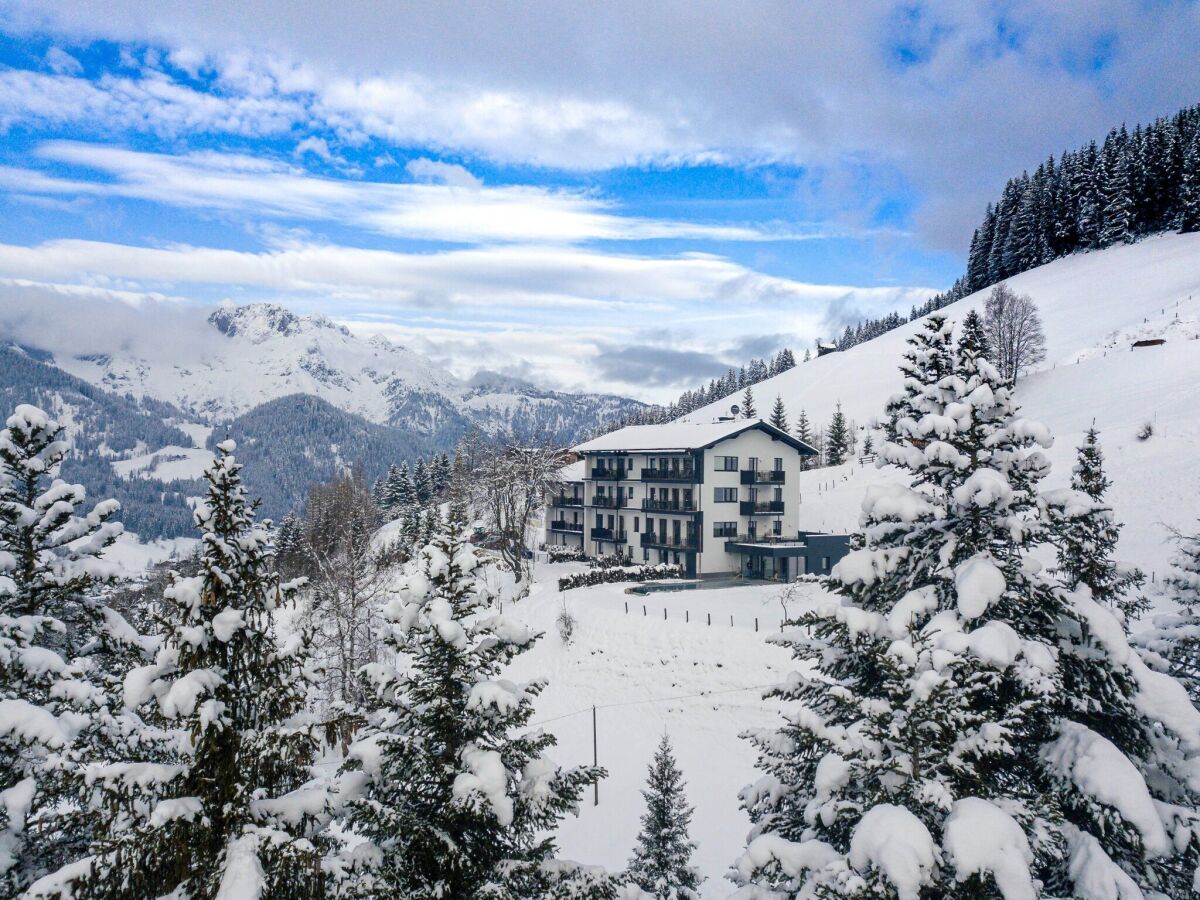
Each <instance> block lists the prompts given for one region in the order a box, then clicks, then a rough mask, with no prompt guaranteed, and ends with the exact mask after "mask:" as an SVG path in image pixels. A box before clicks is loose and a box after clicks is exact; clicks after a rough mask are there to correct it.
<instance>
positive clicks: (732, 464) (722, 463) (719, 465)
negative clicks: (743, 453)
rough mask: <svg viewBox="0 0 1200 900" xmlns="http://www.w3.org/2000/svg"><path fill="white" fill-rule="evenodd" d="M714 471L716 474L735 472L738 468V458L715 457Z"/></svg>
mask: <svg viewBox="0 0 1200 900" xmlns="http://www.w3.org/2000/svg"><path fill="white" fill-rule="evenodd" d="M714 459H715V460H716V471H718V472H736V471H737V467H738V458H737V457H736V456H717V457H714Z"/></svg>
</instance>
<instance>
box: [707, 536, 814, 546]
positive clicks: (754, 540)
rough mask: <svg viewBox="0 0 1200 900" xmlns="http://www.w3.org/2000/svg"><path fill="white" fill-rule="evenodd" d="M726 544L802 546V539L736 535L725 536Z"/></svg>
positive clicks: (799, 537) (795, 537) (796, 537)
mask: <svg viewBox="0 0 1200 900" xmlns="http://www.w3.org/2000/svg"><path fill="white" fill-rule="evenodd" d="M725 541H726V545H727V547H728V544H804V543H806V542H805V540H804V538H803V537H801V536H800V535H798V534H738V535H726V536H725Z"/></svg>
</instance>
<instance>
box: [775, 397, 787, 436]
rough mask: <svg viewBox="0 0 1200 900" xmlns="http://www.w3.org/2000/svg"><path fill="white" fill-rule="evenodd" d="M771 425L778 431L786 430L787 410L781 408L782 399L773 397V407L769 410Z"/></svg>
mask: <svg viewBox="0 0 1200 900" xmlns="http://www.w3.org/2000/svg"><path fill="white" fill-rule="evenodd" d="M771 424H772V425H774V426H775V427H776V428H778V429H779V430H780V431H787V430H788V420H787V410H786V409H785V408H784V406H783V397H782V396H781V395H780V394H776V395H775V406H774V407H772V409H771Z"/></svg>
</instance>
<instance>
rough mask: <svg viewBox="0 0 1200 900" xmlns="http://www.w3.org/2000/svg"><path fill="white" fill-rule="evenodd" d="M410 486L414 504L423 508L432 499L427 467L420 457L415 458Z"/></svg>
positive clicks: (431, 485) (431, 484)
mask: <svg viewBox="0 0 1200 900" xmlns="http://www.w3.org/2000/svg"><path fill="white" fill-rule="evenodd" d="M412 485H413V497H414V499H415V502H416V504H417V505H418V506H422V507H423V506H425V504H427V503H428V502H429V501H430V500H431V499H432V498H433V482H432V480H431V479H430V475H429V467H428V466H427V465H425V460H423V459H421V458H420V457H417V464H416V465H415V466H413V476H412Z"/></svg>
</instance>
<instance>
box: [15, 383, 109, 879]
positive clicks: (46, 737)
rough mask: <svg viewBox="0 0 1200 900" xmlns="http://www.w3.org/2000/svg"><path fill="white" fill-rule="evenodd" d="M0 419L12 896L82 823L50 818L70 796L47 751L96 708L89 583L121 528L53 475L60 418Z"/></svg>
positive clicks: (63, 449)
mask: <svg viewBox="0 0 1200 900" xmlns="http://www.w3.org/2000/svg"><path fill="white" fill-rule="evenodd" d="M5 425H6V427H5V429H4V430H3V431H0V798H2V799H0V894H3V895H4V896H16V895H17V894H18V893H20V892H21V891H22V890H23V889H24V888H25V887H27V886H28V885H29V884H30V882H31V881H33V880H34V879H35V878H37V877H39V876H41V875H43V874H44V873H45V872H46V871H48V870H50V869H52V868H54V867H56V866H58V865H61V864H62V863H63V862H64V861H65V859H64V856H65V855H67V854H70V853H71V852H72V848H73V847H75V846H76V845H77V844H78V840H79V834H78V832H77V830H76V829H72V828H70V827H64V824H63V822H62V821H59V822H57V823H54V822H49V821H47V818H48V817H52V814H53V813H54V811H55V810H56V809H58V808H60V807H61V805H62V804H63V803H64V802H66V801H69V799H70V798H69V797H64V794H63V790H62V785H61V780H60V778H59V777H58V772H57V768H58V766H57V764H55V763H54V762H52V759H51V758H52V757H55V756H58V755H60V754H63V753H65V752H67V751H69V749H70V744H71V742H72V740H73V739H74V737H75V736H76V734H77V733H78V731H79V730H80V728H81V727H82V722H81V716H82V715H85V714H87V713H88V712H90V711H91V706H92V695H93V693H94V690H95V688H94V686H92V685H90V684H89V683H88V681H87V680H86V671H85V670H83V669H81V667H80V665H79V664H78V661H77V660H76V659H75V657H76V654H77V653H78V652H79V651H80V649H81V648H82V647H83V641H84V639H85V636H84V634H81V633H80V631H79V626H81V625H82V624H84V622H83V619H84V612H83V609H84V605H85V604H84V598H83V594H84V592H85V591H87V590H88V589H89V588H90V587H92V586H93V584H94V583H95V581H96V576H97V574H102V572H103V569H102V568H101V566H100V565H99V563H98V557H99V556H100V554H101V553H102V551H103V550H104V548H105V547H107V546H108V545H109V544H111V543H112V542H113V541H114V540H115V539H116V537H117V536H118V535H119V534H120V533H121V526H120V525H119V524H118V523H116V522H112V521H110V518H111V517H112V516H113V514H114V513H116V511H117V510H118V509H119V505H118V504H117V502H116V501H115V500H103V501H101V502H99V503H97V504H96V505H95V506H94V507H93V508H92V510H91V511H90V512H88V513H86V514H85V515H82V516H81V515H80V512H81V510H80V506H81V504H82V503H83V502H84V499H85V495H84V490H83V488H82V487H81V486H80V485H77V484H67V483H66V482H64V481H62V480H61V479H59V478H57V477H55V476H56V475H57V474H58V472H59V469H60V467H61V465H62V462H63V460H64V458H65V457H66V455H67V453H68V449H69V446H68V444H67V442H66V441H65V440H64V439H63V429H62V427H61V426H60V425H59V424H58V423H57V422H55V421H54V420H53V419H51V418H50V417H49V416H47V415H46V414H45V413H44V412H43V411H42V410H40V409H38V408H37V407H34V406H29V405H24V404H22V405H20V406H18V407H17V408H16V409H15V411H14V412H13V414H12V415H11V416H9V418H8V420H7V422H6V423H5Z"/></svg>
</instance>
